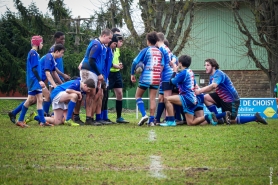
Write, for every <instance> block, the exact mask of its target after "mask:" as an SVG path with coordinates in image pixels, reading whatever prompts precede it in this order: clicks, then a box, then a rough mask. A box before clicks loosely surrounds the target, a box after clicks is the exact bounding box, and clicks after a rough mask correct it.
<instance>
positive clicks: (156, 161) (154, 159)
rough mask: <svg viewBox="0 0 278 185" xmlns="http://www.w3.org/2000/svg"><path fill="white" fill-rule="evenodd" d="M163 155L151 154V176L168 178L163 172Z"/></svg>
mask: <svg viewBox="0 0 278 185" xmlns="http://www.w3.org/2000/svg"><path fill="white" fill-rule="evenodd" d="M160 159H161V157H160V156H156V155H152V156H150V160H151V165H150V173H151V176H153V177H156V178H159V179H162V178H166V175H164V174H163V172H162V171H163V166H162V165H161V160H160Z"/></svg>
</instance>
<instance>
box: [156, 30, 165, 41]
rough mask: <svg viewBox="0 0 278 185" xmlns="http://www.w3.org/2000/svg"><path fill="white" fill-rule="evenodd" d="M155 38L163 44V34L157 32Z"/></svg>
mask: <svg viewBox="0 0 278 185" xmlns="http://www.w3.org/2000/svg"><path fill="white" fill-rule="evenodd" d="M157 37H158V39H159V41H162V42H164V39H165V37H164V34H163V33H162V32H158V33H157Z"/></svg>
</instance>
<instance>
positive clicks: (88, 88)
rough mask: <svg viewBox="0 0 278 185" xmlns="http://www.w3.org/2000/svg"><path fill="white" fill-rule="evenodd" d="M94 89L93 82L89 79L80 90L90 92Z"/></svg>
mask: <svg viewBox="0 0 278 185" xmlns="http://www.w3.org/2000/svg"><path fill="white" fill-rule="evenodd" d="M95 87H96V86H95V81H94V80H93V79H91V78H90V79H87V80H85V82H84V85H83V86H82V90H83V91H85V92H90V91H91V89H94V88H95Z"/></svg>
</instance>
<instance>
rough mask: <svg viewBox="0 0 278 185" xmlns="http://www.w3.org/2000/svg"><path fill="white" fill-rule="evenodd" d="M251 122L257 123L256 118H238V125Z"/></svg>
mask: <svg viewBox="0 0 278 185" xmlns="http://www.w3.org/2000/svg"><path fill="white" fill-rule="evenodd" d="M251 121H256V116H238V117H237V124H244V123H248V122H251Z"/></svg>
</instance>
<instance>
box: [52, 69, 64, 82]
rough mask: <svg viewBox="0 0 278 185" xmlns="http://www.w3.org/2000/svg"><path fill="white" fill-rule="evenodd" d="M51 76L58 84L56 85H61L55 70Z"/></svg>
mask: <svg viewBox="0 0 278 185" xmlns="http://www.w3.org/2000/svg"><path fill="white" fill-rule="evenodd" d="M52 75H53V77H54V78H55V80H56V82H58V84H62V83H63V82H62V80H61V78H60V77H59V75H58V73H57V72H56V70H55V71H52Z"/></svg>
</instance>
